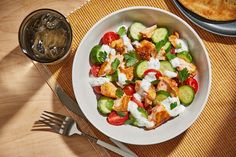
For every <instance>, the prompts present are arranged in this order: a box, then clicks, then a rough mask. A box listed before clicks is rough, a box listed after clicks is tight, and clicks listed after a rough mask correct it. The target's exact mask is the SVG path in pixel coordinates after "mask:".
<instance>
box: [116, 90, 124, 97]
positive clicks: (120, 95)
mask: <svg viewBox="0 0 236 157" xmlns="http://www.w3.org/2000/svg"><path fill="white" fill-rule="evenodd" d="M123 94H124V92H123V90H122V89H121V88H117V90H116V96H117V97H118V98H121V97H122V96H123Z"/></svg>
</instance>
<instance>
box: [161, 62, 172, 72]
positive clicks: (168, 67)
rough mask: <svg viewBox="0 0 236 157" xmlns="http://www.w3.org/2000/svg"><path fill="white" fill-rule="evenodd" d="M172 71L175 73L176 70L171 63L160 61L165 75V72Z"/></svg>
mask: <svg viewBox="0 0 236 157" xmlns="http://www.w3.org/2000/svg"><path fill="white" fill-rule="evenodd" d="M166 70H168V71H172V72H175V69H174V68H173V67H172V65H171V64H170V62H169V61H160V71H161V73H162V74H164V71H166Z"/></svg>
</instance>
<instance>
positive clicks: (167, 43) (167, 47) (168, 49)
mask: <svg viewBox="0 0 236 157" xmlns="http://www.w3.org/2000/svg"><path fill="white" fill-rule="evenodd" d="M162 48H163V49H164V50H165V52H166V53H168V52H170V49H171V43H170V42H169V41H167V42H166V44H165V45H164V46H163V47H162Z"/></svg>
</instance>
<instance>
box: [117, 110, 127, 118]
mask: <svg viewBox="0 0 236 157" xmlns="http://www.w3.org/2000/svg"><path fill="white" fill-rule="evenodd" d="M116 113H117V114H118V116H120V117H124V116H125V115H126V114H125V112H122V111H117V112H116Z"/></svg>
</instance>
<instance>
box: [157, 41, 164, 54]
mask: <svg viewBox="0 0 236 157" xmlns="http://www.w3.org/2000/svg"><path fill="white" fill-rule="evenodd" d="M165 43H166V41H165V40H161V41H159V42H158V43H156V50H157V52H159V51H160V49H161V48H162V47H163V46H164V45H165Z"/></svg>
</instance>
